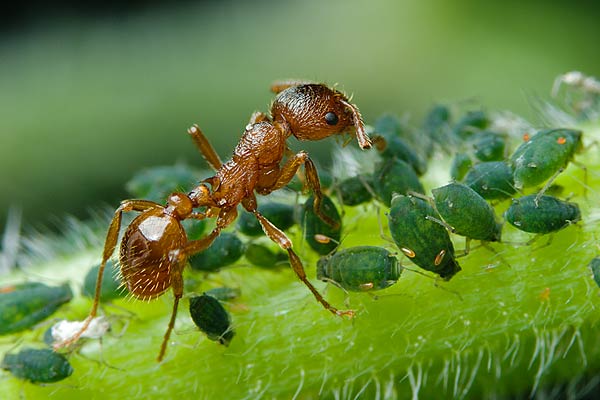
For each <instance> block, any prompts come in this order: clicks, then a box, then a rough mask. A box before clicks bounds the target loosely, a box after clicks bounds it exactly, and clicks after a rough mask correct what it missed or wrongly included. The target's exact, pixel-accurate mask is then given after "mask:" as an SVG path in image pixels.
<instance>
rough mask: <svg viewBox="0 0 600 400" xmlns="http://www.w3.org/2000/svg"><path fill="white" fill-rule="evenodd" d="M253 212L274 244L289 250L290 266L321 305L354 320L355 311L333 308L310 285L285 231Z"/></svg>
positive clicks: (255, 211)
mask: <svg viewBox="0 0 600 400" xmlns="http://www.w3.org/2000/svg"><path fill="white" fill-rule="evenodd" d="M251 211H252V213H253V214H254V216H255V217H256V219H258V222H260V225H261V226H262V228H263V231H264V232H265V233H266V235H267V236H268V237H269V239H271V240H272V241H273V242H275V243H277V244H278V245H279V246H280V247H281V248H282V249H284V250H287V252H288V256H289V259H290V265H291V266H292V269H293V270H294V272H295V273H296V275H297V276H298V278H299V279H300V280H301V281H302V282H303V283H304V284H305V285H306V287H308V289H309V290H310V291H311V292H312V294H313V295H314V296H315V298H316V299H317V301H318V302H319V303H321V304H322V305H323V307H325V309H327V310H329V311H330V312H331V313H333V314H335V315H338V316H344V315H347V316H348V317H350V318H352V317H353V316H354V313H355V312H354V310H338V309H337V308H335V307H333V306H332V305H331V304H329V303H328V302H327V300H325V299H324V298H323V296H321V293H319V291H318V290H317V289H316V288H315V287H314V286H313V285H312V283H310V281H309V280H308V278H307V277H306V272H305V271H304V267H303V266H302V261H301V260H300V258H299V257H298V255H297V254H296V253H295V252H294V250H292V241H291V240H290V239H289V238H288V237H287V235H286V234H285V233H283V231H281V230H280V229H279V228H277V227H276V226H275V225H273V223H272V222H271V221H269V220H268V219H266V218H265V217H264V216H263V215H262V214H261V213H259V212H258V211H257V210H256V209H254V210H251Z"/></svg>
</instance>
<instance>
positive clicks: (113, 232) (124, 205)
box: [53, 200, 162, 350]
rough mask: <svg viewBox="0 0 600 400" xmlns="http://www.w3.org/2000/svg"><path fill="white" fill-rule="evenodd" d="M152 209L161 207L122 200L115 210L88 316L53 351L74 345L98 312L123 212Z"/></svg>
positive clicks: (138, 201) (152, 203) (139, 201)
mask: <svg viewBox="0 0 600 400" xmlns="http://www.w3.org/2000/svg"><path fill="white" fill-rule="evenodd" d="M152 208H162V206H161V205H160V204H157V203H155V202H153V201H148V200H124V201H122V202H121V205H120V206H119V208H117V209H116V210H115V214H114V216H113V219H112V221H111V222H110V226H109V227H108V233H107V234H106V240H105V241H104V251H103V253H102V262H101V263H100V268H99V269H98V277H97V278H96V293H95V295H94V302H93V304H92V309H91V310H90V313H89V314H88V316H87V318H86V319H85V321H84V323H83V325H82V326H81V329H79V331H77V332H76V333H75V334H74V335H73V336H71V337H70V338H69V339H67V340H64V341H62V342H59V343H56V344H54V346H53V347H54V349H55V350H56V349H60V348H62V347H67V346H70V345H71V344H73V343H75V342H76V341H77V340H78V339H79V338H80V337H81V335H82V334H83V332H85V331H86V329H87V328H88V327H89V326H90V323H91V322H92V320H93V319H94V317H95V316H96V313H97V312H98V305H99V304H100V293H101V291H102V277H103V274H104V268H105V267H106V262H107V261H108V259H109V258H110V256H111V255H112V254H113V252H114V251H115V247H117V240H118V238H119V229H120V228H121V219H122V215H123V212H128V211H139V212H144V211H147V210H150V209H152Z"/></svg>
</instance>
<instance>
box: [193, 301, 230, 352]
mask: <svg viewBox="0 0 600 400" xmlns="http://www.w3.org/2000/svg"><path fill="white" fill-rule="evenodd" d="M190 316H191V317H192V321H194V324H196V326H197V327H198V328H199V329H200V330H201V331H202V332H204V333H205V334H206V336H207V337H208V338H209V339H210V340H214V341H217V342H219V343H221V344H222V345H224V346H229V343H230V342H231V339H233V337H234V336H235V332H234V331H233V329H232V328H231V318H229V313H228V312H227V310H225V308H224V307H223V306H222V305H221V303H220V302H219V300H217V299H216V298H214V297H212V296H209V295H207V294H206V293H205V294H202V295H200V296H193V297H190Z"/></svg>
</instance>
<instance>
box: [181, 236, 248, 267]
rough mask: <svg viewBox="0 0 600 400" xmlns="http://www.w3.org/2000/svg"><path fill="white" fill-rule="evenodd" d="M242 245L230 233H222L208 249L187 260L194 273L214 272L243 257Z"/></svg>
mask: <svg viewBox="0 0 600 400" xmlns="http://www.w3.org/2000/svg"><path fill="white" fill-rule="evenodd" d="M244 247H245V246H244V243H243V242H242V241H241V240H240V239H239V238H238V237H237V236H236V235H235V234H234V233H231V232H222V233H221V234H220V235H219V236H218V237H217V238H216V239H215V241H214V242H213V243H212V244H211V245H210V247H209V248H208V249H206V250H204V251H202V252H200V253H197V254H195V255H193V256H191V257H190V258H189V262H190V265H191V267H192V269H194V270H196V271H207V272H211V271H216V270H218V269H219V268H223V267H226V266H228V265H231V264H233V263H234V262H236V261H237V260H239V259H240V258H241V257H242V255H244V250H245V248H244Z"/></svg>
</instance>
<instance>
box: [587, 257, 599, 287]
mask: <svg viewBox="0 0 600 400" xmlns="http://www.w3.org/2000/svg"><path fill="white" fill-rule="evenodd" d="M589 267H590V270H591V271H592V277H593V278H594V282H596V285H598V286H600V257H594V258H592V261H590V263H589Z"/></svg>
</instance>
